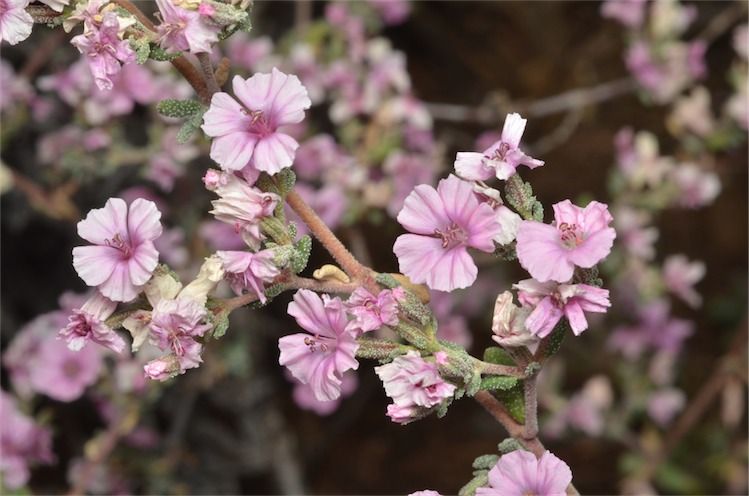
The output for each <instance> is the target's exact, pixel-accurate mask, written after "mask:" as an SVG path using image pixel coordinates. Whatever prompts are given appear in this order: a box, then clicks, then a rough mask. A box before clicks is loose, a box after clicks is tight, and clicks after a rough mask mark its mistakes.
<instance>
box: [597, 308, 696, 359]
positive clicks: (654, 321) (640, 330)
mask: <svg viewBox="0 0 749 496" xmlns="http://www.w3.org/2000/svg"><path fill="white" fill-rule="evenodd" d="M638 317H639V323H638V324H637V325H636V326H621V327H618V328H617V329H614V332H613V333H612V335H611V338H610V339H609V342H608V346H609V347H610V348H612V349H615V350H619V351H621V353H622V354H623V355H624V356H626V357H627V358H629V359H636V358H638V357H639V356H640V355H641V354H642V353H643V352H644V351H645V350H647V349H648V348H651V349H656V350H661V351H664V352H668V353H678V352H679V350H681V347H682V344H683V343H684V340H685V339H686V338H688V337H689V336H691V335H692V334H693V333H694V323H693V322H690V321H688V320H684V319H675V318H672V316H671V306H670V305H669V303H668V301H667V300H663V299H659V300H654V301H652V302H651V303H648V304H647V305H646V306H644V307H642V308H641V309H639V315H638Z"/></svg>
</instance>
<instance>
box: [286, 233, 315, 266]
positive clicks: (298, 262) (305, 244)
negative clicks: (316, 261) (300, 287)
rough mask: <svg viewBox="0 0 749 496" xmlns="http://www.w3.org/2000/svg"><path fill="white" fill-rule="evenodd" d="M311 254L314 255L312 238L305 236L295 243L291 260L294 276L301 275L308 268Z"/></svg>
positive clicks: (290, 264)
mask: <svg viewBox="0 0 749 496" xmlns="http://www.w3.org/2000/svg"><path fill="white" fill-rule="evenodd" d="M310 253H312V238H310V237H309V236H307V235H304V236H302V237H301V238H300V239H299V241H297V242H296V243H294V253H293V254H292V255H291V259H290V260H289V267H290V268H291V271H292V272H293V273H294V274H298V273H300V272H301V271H303V270H304V269H305V268H306V267H307V262H308V261H309V256H310Z"/></svg>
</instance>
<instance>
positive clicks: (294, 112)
mask: <svg viewBox="0 0 749 496" xmlns="http://www.w3.org/2000/svg"><path fill="white" fill-rule="evenodd" d="M273 72H274V73H278V74H281V75H283V73H281V72H280V71H278V70H277V69H275V68H274V69H273ZM310 105H312V102H311V101H310V99H309V96H308V95H307V89H306V88H305V87H304V86H302V83H301V82H300V81H299V78H298V77H296V76H294V75H289V76H286V79H285V80H284V82H283V84H282V86H281V88H280V89H279V91H278V93H277V95H276V98H275V99H274V100H273V103H272V104H271V108H270V109H269V112H270V115H271V120H272V122H273V123H274V124H275V125H276V126H285V125H288V124H296V123H299V122H301V121H302V119H304V111H305V109H308V108H309V107H310Z"/></svg>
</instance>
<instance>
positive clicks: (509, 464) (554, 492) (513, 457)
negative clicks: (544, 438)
mask: <svg viewBox="0 0 749 496" xmlns="http://www.w3.org/2000/svg"><path fill="white" fill-rule="evenodd" d="M570 482H572V472H571V471H570V467H569V466H568V465H567V464H566V463H564V462H563V461H562V460H560V459H559V458H557V457H556V456H554V455H552V454H551V453H550V452H549V451H546V452H545V453H544V454H543V455H542V456H541V458H540V459H536V455H534V454H533V453H531V452H530V451H524V450H517V451H513V452H511V453H507V454H506V455H503V456H502V458H500V459H499V461H498V462H497V464H496V465H495V466H494V467H493V468H492V469H491V470H490V471H489V487H480V488H478V489H476V496H526V495H528V494H537V495H543V496H564V495H565V494H566V493H567V486H568V485H569V484H570Z"/></svg>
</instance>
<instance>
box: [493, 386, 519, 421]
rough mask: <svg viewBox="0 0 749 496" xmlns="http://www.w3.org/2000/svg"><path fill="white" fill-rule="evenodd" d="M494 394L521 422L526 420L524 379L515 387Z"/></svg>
mask: <svg viewBox="0 0 749 496" xmlns="http://www.w3.org/2000/svg"><path fill="white" fill-rule="evenodd" d="M492 394H494V396H495V397H496V398H497V399H498V400H499V401H501V402H502V404H503V405H504V406H505V408H507V411H508V412H509V413H510V416H511V417H512V418H513V419H515V420H516V421H517V422H520V423H521V424H522V423H523V422H525V401H524V397H523V387H522V381H518V385H517V386H515V387H514V388H511V389H508V390H507V391H503V390H501V389H499V390H497V391H494V392H493V393H492Z"/></svg>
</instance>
